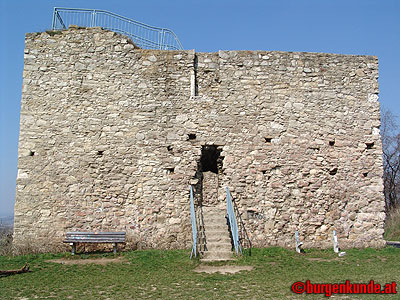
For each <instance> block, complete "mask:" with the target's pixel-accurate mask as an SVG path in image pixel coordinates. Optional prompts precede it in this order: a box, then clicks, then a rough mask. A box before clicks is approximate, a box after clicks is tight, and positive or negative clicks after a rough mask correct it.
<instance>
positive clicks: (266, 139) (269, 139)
mask: <svg viewBox="0 0 400 300" xmlns="http://www.w3.org/2000/svg"><path fill="white" fill-rule="evenodd" d="M264 140H265V142H266V143H268V144H269V143H271V142H272V138H269V137H265V138H264Z"/></svg>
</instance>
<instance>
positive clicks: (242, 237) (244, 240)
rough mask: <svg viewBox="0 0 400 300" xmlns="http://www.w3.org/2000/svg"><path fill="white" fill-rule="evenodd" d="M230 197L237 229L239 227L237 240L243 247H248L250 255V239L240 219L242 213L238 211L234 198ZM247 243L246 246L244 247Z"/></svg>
mask: <svg viewBox="0 0 400 300" xmlns="http://www.w3.org/2000/svg"><path fill="white" fill-rule="evenodd" d="M231 198H232V203H233V209H234V211H235V215H236V218H237V221H238V222H239V224H238V229H239V241H240V245H241V246H242V247H243V248H244V249H249V255H251V248H252V245H251V240H250V238H249V235H248V234H247V230H246V227H245V225H244V222H243V219H242V214H241V213H240V212H239V208H238V206H237V204H236V199H235V198H233V197H231ZM246 244H247V247H246Z"/></svg>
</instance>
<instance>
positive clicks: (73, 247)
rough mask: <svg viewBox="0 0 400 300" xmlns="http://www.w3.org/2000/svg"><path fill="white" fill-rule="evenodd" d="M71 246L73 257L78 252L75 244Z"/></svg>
mask: <svg viewBox="0 0 400 300" xmlns="http://www.w3.org/2000/svg"><path fill="white" fill-rule="evenodd" d="M70 245H71V247H72V249H71V254H72V255H75V252H76V245H75V243H70Z"/></svg>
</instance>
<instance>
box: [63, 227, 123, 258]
mask: <svg viewBox="0 0 400 300" xmlns="http://www.w3.org/2000/svg"><path fill="white" fill-rule="evenodd" d="M125 240H126V234H125V232H79V231H78V232H67V233H66V236H65V240H64V241H63V242H64V243H69V244H70V245H71V246H72V250H71V252H72V255H74V254H75V252H76V244H77V243H112V244H113V252H114V254H116V253H117V244H118V243H125Z"/></svg>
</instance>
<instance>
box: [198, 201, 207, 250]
mask: <svg viewBox="0 0 400 300" xmlns="http://www.w3.org/2000/svg"><path fill="white" fill-rule="evenodd" d="M197 220H198V221H199V223H198V228H197V232H198V248H199V249H198V250H199V253H200V254H203V253H204V252H205V251H207V237H206V231H205V225H204V216H203V207H202V206H199V207H198V208H197Z"/></svg>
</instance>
